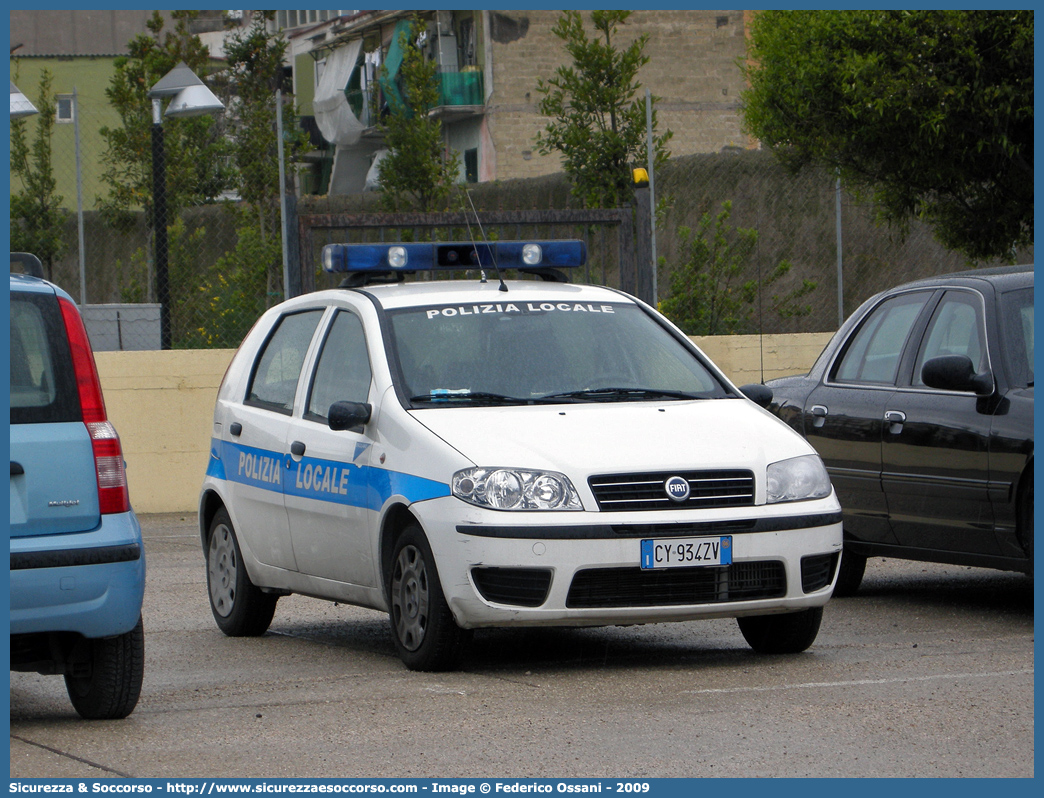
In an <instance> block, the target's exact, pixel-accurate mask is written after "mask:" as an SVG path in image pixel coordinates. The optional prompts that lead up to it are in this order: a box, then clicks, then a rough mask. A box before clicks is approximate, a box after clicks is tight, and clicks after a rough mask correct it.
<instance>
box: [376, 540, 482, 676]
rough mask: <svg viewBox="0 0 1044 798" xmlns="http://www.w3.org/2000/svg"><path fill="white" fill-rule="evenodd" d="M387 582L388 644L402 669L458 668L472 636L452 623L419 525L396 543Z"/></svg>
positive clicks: (441, 669) (429, 548) (450, 614)
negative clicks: (389, 628) (392, 642)
mask: <svg viewBox="0 0 1044 798" xmlns="http://www.w3.org/2000/svg"><path fill="white" fill-rule="evenodd" d="M389 576H390V578H389V580H388V582H389V586H390V589H389V602H388V605H389V611H390V617H391V631H392V638H393V639H394V640H395V649H396V651H398V653H399V657H400V658H401V659H402V661H403V663H404V664H405V665H406V667H407V668H409V669H410V670H413V671H443V670H449V669H452V668H454V667H456V665H457V664H458V663H459V662H460V657H461V654H462V653H463V648H464V645H465V644H466V643H467V640H468V638H469V637H470V635H469V634H468V633H467V632H465V630H463V629H461V628H460V627H459V626H457V623H456V621H454V620H453V614H452V613H451V612H450V609H449V606H448V605H447V604H446V599H445V597H444V595H443V593H442V585H441V583H440V582H439V574H438V571H437V570H436V568H435V558H434V556H433V555H432V553H431V547H430V546H429V545H428V539H427V538H426V537H425V536H424V532H422V531H421V528H420V527H419V526H418V525H417V524H410V525H409V526H408V527H406V529H405V530H404V531H403V533H402V534H401V535H400V536H399V539H398V540H397V541H396V542H395V548H394V549H393V551H392V565H391V573H390V574H389Z"/></svg>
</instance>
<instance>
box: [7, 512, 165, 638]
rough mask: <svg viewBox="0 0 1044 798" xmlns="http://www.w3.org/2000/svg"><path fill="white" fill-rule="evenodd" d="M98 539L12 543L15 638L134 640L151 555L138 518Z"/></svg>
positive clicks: (110, 522)
mask: <svg viewBox="0 0 1044 798" xmlns="http://www.w3.org/2000/svg"><path fill="white" fill-rule="evenodd" d="M101 519H102V520H101V523H100V524H99V526H98V527H97V528H96V529H93V530H91V531H90V532H80V533H75V534H64V535H46V536H40V537H22V538H12V539H11V634H12V635H15V634H31V633H35V632H77V633H79V634H82V635H84V636H85V637H109V636H113V635H119V634H123V633H125V632H129V631H130V630H131V629H133V628H134V626H135V625H136V624H137V622H138V618H139V617H140V615H141V605H142V600H143V598H144V595H145V555H144V550H143V548H142V541H141V527H140V525H139V524H138V519H137V517H136V516H135V515H134V513H133V512H128V513H118V514H114V515H103V516H101Z"/></svg>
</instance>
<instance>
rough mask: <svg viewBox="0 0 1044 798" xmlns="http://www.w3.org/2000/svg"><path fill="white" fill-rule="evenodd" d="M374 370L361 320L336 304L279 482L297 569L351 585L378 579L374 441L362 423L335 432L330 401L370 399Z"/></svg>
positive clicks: (292, 431) (291, 430)
mask: <svg viewBox="0 0 1044 798" xmlns="http://www.w3.org/2000/svg"><path fill="white" fill-rule="evenodd" d="M371 382H372V371H371V368H370V361H369V356H368V354H367V348H366V335H365V332H364V329H363V323H362V320H361V319H360V317H359V316H358V315H356V314H355V313H353V312H352V311H351V310H349V309H339V310H338V311H337V312H336V313H335V314H334V316H333V318H332V319H331V321H330V324H329V325H328V327H327V329H326V331H325V334H324V337H323V341H322V345H321V348H320V350H319V353H318V357H317V358H316V362H315V367H314V369H313V370H312V375H311V381H310V383H309V386H308V391H307V398H306V400H305V405H304V407H303V412H302V413H301V414H297V415H295V417H294V418H293V419H292V420H291V421H290V426H289V436H288V439H287V440H288V442H289V444H288V445H289V451H290V457H291V461H292V462H291V465H290V471H289V473H288V475H287V481H286V484H285V486H284V494H285V498H286V510H287V514H288V516H289V520H290V533H291V537H292V539H293V543H294V554H295V557H296V559H297V566H298V570H299V571H301V573H306V574H309V575H311V576H319V577H323V578H325V579H333V580H336V581H338V582H347V583H351V584H355V585H361V586H366V587H373V586H374V585H376V575H377V568H376V564H375V563H374V561H373V560H374V553H373V552H374V547H373V545H372V542H371V541H372V536H371V527H372V526H373V525H374V524H376V520H375V516H376V512H375V510H376V509H378V508H374V509H372V510H371V509H368V504H369V473H370V469H369V457H370V450H371V444H372V441H371V440H370V438H369V437H368V436H367V435H366V434H365V432H364V431H363V430H362V429H359V430H333V429H331V428H330V425H329V412H330V406H331V405H332V404H333V403H335V402H339V401H349V402H360V403H363V402H367V401H368V400H369V397H370V389H371Z"/></svg>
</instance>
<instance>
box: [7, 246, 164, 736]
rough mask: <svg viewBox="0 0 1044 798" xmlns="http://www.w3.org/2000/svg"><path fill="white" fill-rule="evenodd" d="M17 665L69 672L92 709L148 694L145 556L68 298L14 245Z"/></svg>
mask: <svg viewBox="0 0 1044 798" xmlns="http://www.w3.org/2000/svg"><path fill="white" fill-rule="evenodd" d="M11 262H12V266H14V264H15V263H16V262H17V263H21V264H22V265H23V267H24V268H25V270H26V271H27V272H29V274H16V273H15V270H14V268H12V273H11V296H10V299H11V427H10V430H11V505H10V506H11V519H10V527H9V528H10V539H11V670H18V671H30V672H37V673H44V674H62V675H64V676H65V684H66V687H67V689H68V692H69V698H70V699H71V700H72V704H73V706H74V707H75V709H76V711H77V712H78V713H79V714H80V715H81V716H82V717H84V718H92V719H93V718H123V717H126V716H127V715H129V714H130V713H131V711H132V710H133V709H134V706H135V705H136V704H137V702H138V696H139V695H140V693H141V683H142V675H143V672H144V660H145V643H144V633H143V631H142V624H141V605H142V598H143V596H144V592H145V556H144V551H143V548H142V540H141V527H140V526H139V524H138V519H137V518H136V517H135V515H134V511H133V510H132V509H131V506H130V499H129V496H128V491H127V478H126V473H125V471H124V462H123V452H122V450H121V448H120V439H119V436H118V435H117V434H116V430H115V429H114V428H113V426H112V424H110V423H109V421H108V419H107V418H106V414H105V403H104V400H103V399H102V392H101V385H100V383H99V380H98V371H97V368H96V367H95V363H94V355H93V353H92V351H91V346H90V342H89V341H88V338H87V333H86V330H85V329H84V326H83V321H82V319H81V317H80V313H79V311H78V310H77V308H76V305H75V304H74V303H73V300H72V298H71V297H70V296H69V295H68V294H67V293H65V292H64V291H62V289H60V288H58V287H57V286H55V285H52V284H51V283H49V282H47V281H46V280H43V279H42V273H43V272H42V269H41V268H40V264H39V261H38V260H37V259H36V258H35V257H33V256H31V255H25V254H23V253H12V254H11Z"/></svg>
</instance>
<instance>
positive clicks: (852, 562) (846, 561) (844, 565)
mask: <svg viewBox="0 0 1044 798" xmlns="http://www.w3.org/2000/svg"><path fill="white" fill-rule="evenodd" d="M865 571H866V557H864V556H863V555H862V554H856V553H855V552H854V551H852V550H851V549H845V550H844V551H842V552H841V565H840V566H839V567H838V569H837V582H835V583H834V595H835V596H837V597H838V598H846V597H847V596H854V595H855V594H856V591H857V590H859V585H861V584H862V583H863V573H864V572H865Z"/></svg>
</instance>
